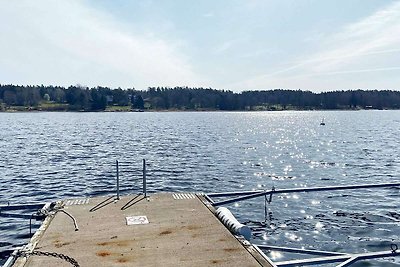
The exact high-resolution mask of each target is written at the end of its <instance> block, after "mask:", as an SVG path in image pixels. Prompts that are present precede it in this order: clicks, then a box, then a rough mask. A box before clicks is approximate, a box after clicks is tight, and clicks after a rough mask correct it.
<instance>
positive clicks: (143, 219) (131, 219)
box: [126, 216, 149, 225]
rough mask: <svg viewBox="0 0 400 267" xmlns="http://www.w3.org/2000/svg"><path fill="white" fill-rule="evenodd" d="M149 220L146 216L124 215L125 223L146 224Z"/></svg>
mask: <svg viewBox="0 0 400 267" xmlns="http://www.w3.org/2000/svg"><path fill="white" fill-rule="evenodd" d="M148 223H149V220H148V219H147V216H130V217H126V225H134V224H148Z"/></svg>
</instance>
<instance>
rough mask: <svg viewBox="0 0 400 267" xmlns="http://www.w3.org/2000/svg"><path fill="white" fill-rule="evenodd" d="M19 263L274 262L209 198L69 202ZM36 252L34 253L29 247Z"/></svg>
mask: <svg viewBox="0 0 400 267" xmlns="http://www.w3.org/2000/svg"><path fill="white" fill-rule="evenodd" d="M58 205H60V207H61V208H62V210H60V211H65V212H66V213H65V212H56V213H55V214H54V215H50V216H48V217H47V218H46V220H45V221H44V223H43V225H42V227H41V228H40V229H39V230H38V231H37V232H36V234H35V235H34V237H33V238H32V240H31V243H30V244H29V245H28V246H27V249H28V251H27V253H26V255H24V254H22V255H19V256H18V258H17V260H16V262H15V263H14V265H13V266H16V267H22V266H28V267H39V266H40V267H42V266H58V267H61V266H95V267H101V266H165V267H167V266H174V267H175V266H230V267H231V266H241V267H246V266H249V267H250V266H264V267H270V266H272V267H273V266H274V265H273V263H272V262H271V261H270V260H269V259H268V258H266V257H265V256H263V255H261V254H260V253H259V252H258V250H257V248H255V247H253V246H252V245H251V244H250V243H249V242H248V241H246V240H245V239H244V238H242V237H238V236H234V235H233V234H231V232H230V231H229V230H228V229H227V228H226V227H225V226H224V225H223V224H222V223H221V222H220V221H219V220H218V218H217V217H216V216H215V214H214V213H215V210H214V208H213V207H212V206H211V205H209V204H208V202H207V201H206V200H205V199H204V198H203V196H202V195H197V194H183V193H176V194H173V193H161V194H153V195H151V196H150V197H147V198H146V197H144V196H143V195H133V196H123V197H121V199H119V200H118V199H117V198H116V197H98V198H90V199H89V198H88V199H76V200H66V201H63V202H62V203H59V204H58ZM29 249H30V250H31V251H33V254H32V253H30V252H29Z"/></svg>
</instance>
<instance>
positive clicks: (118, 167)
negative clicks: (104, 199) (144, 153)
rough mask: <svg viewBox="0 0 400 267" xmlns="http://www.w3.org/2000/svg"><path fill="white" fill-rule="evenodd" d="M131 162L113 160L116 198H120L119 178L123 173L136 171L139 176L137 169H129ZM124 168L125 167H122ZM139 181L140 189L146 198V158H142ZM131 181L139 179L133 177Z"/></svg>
mask: <svg viewBox="0 0 400 267" xmlns="http://www.w3.org/2000/svg"><path fill="white" fill-rule="evenodd" d="M130 166H131V163H129V162H120V161H118V160H116V161H115V169H116V195H117V199H118V200H119V199H120V178H121V174H123V173H130V174H132V173H136V174H137V175H138V176H139V172H138V170H137V169H136V170H132V169H129V167H130ZM121 167H123V168H121ZM124 168H125V169H124ZM141 178H142V179H141V181H142V191H143V195H144V197H145V198H147V173H146V159H143V160H142V170H141ZM133 181H139V179H138V178H136V179H133Z"/></svg>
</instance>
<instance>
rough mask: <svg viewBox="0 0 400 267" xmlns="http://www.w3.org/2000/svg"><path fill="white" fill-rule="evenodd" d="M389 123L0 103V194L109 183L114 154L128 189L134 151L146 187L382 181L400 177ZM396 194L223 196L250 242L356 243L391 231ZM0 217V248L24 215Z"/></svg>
mask: <svg viewBox="0 0 400 267" xmlns="http://www.w3.org/2000/svg"><path fill="white" fill-rule="evenodd" d="M321 118H325V123H326V125H325V126H323V127H321V126H320V125H319V123H320V121H321ZM399 126H400V112H398V111H349V112H345V111H339V112H316V111H311V112H254V113H253V112H244V113H241V112H231V113H230V112H214V113H208V112H204V113H203V112H198V113H197V112H196V113H195V112H188V113H186V112H177V113H175V112H166V113H156V112H154V113H15V114H11V113H0V127H1V130H0V153H1V157H0V170H1V174H2V175H1V177H0V204H6V203H7V202H11V203H13V204H15V203H25V202H29V201H48V200H54V199H60V198H67V197H81V196H92V195H102V194H109V193H112V191H113V190H114V184H115V170H114V169H115V167H114V165H113V164H114V163H115V160H120V161H123V162H130V164H129V165H128V166H127V167H126V168H128V169H129V170H130V172H127V173H126V174H124V175H123V176H122V177H121V178H122V181H121V183H122V186H123V188H124V190H123V192H124V193H130V192H132V191H133V190H135V189H138V186H137V185H136V184H135V183H134V182H133V179H134V178H135V177H136V176H138V175H140V170H141V159H142V158H146V159H147V162H148V167H147V169H148V172H149V177H148V178H149V189H150V190H151V191H152V192H155V191H202V192H215V191H235V190H252V189H271V188H272V187H273V186H275V187H276V188H290V187H306V186H329V185H337V184H358V183H374V182H390V181H392V180H400V177H399V171H400V158H399V157H398V147H399V138H398V136H397V135H398V129H400V127H399ZM399 196H400V189H399V188H391V189H378V190H376V189H375V190H374V189H365V190H359V191H356V192H354V191H345V192H339V191H337V192H331V193H324V192H315V193H297V194H285V195H279V196H278V195H276V196H274V197H273V199H272V202H271V203H270V204H267V214H265V207H264V199H263V198H261V199H253V200H248V201H244V202H240V203H237V204H232V205H231V206H230V208H231V209H232V211H233V213H234V214H235V215H237V217H238V218H239V220H240V221H242V222H247V224H248V225H249V226H251V227H252V228H253V230H254V236H253V241H254V242H255V243H259V244H269V245H278V246H291V247H299V248H307V249H320V250H330V251H340V252H343V251H348V252H364V251H377V250H387V249H390V244H391V243H393V242H394V243H396V242H398V236H399V234H400V230H399V226H400V214H399V206H398V204H397V203H398V199H399ZM0 220H1V224H0V237H1V238H0V251H2V252H1V254H0V257H1V256H2V255H3V256H4V254H5V253H8V252H7V251H10V250H12V249H13V248H14V247H15V246H17V245H20V244H22V243H24V242H26V239H27V237H28V234H27V233H29V224H28V223H27V222H24V221H21V220H15V219H5V218H0ZM27 231H28V232H27ZM270 256H271V257H273V258H275V259H279V260H285V259H289V258H292V257H298V256H299V255H292V254H287V253H278V252H272V253H271V254H270ZM356 266H357V265H356ZM358 266H362V265H358ZM370 266H400V261H399V259H395V260H393V259H389V260H384V261H382V260H380V261H371V265H370Z"/></svg>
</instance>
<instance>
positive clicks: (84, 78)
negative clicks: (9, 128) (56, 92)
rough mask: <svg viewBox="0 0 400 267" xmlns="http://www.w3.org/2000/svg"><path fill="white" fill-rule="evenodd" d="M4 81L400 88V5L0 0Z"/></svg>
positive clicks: (372, 0)
mask: <svg viewBox="0 0 400 267" xmlns="http://www.w3.org/2000/svg"><path fill="white" fill-rule="evenodd" d="M0 36H1V37H0V53H1V54H0V84H20V85H41V84H43V85H60V86H69V85H82V86H88V87H95V86H109V87H111V88H118V87H121V88H133V87H134V88H135V89H138V90H145V89H147V88H148V87H151V86H168V87H174V86H189V87H207V88H209V87H211V88H215V89H224V90H231V91H234V92H240V91H244V90H269V89H276V88H281V89H294V90H297V89H301V90H310V91H313V92H322V91H332V90H353V89H366V90H370V89H371V90H372V89H378V90H381V89H390V90H400V1H389V0H379V1H378V0H325V1H321V0H279V1H278V0H274V1H272V0H202V1H194V0H171V1H165V0H135V1H133V0H132V1H128V0H107V1H106V0H35V1H31V0H18V1H13V0H0Z"/></svg>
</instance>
